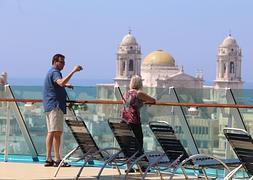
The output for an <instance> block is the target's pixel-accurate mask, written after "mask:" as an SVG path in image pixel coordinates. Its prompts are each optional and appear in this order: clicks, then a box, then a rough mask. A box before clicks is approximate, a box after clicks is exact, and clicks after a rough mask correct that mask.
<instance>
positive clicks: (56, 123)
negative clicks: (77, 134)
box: [46, 108, 64, 132]
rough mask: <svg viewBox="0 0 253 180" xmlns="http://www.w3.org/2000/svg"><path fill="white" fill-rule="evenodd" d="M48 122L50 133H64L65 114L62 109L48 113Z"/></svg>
mask: <svg viewBox="0 0 253 180" xmlns="http://www.w3.org/2000/svg"><path fill="white" fill-rule="evenodd" d="M46 121H47V130H48V132H53V131H63V124H64V113H63V112H62V110H61V109H60V108H55V109H53V110H52V111H50V112H46Z"/></svg>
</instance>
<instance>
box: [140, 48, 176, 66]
mask: <svg viewBox="0 0 253 180" xmlns="http://www.w3.org/2000/svg"><path fill="white" fill-rule="evenodd" d="M143 64H150V65H159V66H175V60H174V58H173V57H172V56H171V55H170V54H169V53H167V52H165V51H163V50H157V51H153V52H151V53H150V54H148V55H147V56H146V57H145V58H144V62H143Z"/></svg>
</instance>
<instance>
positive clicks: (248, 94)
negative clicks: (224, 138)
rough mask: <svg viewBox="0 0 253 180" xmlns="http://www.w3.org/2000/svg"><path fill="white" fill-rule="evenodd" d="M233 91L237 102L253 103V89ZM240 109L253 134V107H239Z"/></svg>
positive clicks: (246, 124)
mask: <svg viewBox="0 0 253 180" xmlns="http://www.w3.org/2000/svg"><path fill="white" fill-rule="evenodd" d="M231 91H232V94H233V97H234V99H235V102H236V104H247V105H253V89H232V90H231ZM238 110H239V114H240V115H241V117H242V120H243V122H244V124H245V126H246V129H247V131H248V132H249V133H250V134H251V135H253V109H252V108H239V109H238Z"/></svg>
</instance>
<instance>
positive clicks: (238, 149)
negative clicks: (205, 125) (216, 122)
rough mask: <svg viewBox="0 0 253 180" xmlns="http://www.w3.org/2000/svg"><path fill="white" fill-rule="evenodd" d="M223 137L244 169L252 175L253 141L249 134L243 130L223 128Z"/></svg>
mask: <svg viewBox="0 0 253 180" xmlns="http://www.w3.org/2000/svg"><path fill="white" fill-rule="evenodd" d="M223 132H224V135H225V136H226V138H227V140H228V141H229V143H230V145H231V147H232V148H233V150H234V152H235V154H236V155H237V157H238V159H239V160H240V161H241V163H242V165H243V167H244V169H245V170H246V171H247V173H249V174H251V175H252V174H253V140H252V137H251V136H250V134H249V133H248V132H247V131H245V130H243V129H236V128H224V129H223Z"/></svg>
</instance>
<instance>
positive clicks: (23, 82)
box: [8, 78, 253, 89]
mask: <svg viewBox="0 0 253 180" xmlns="http://www.w3.org/2000/svg"><path fill="white" fill-rule="evenodd" d="M8 83H9V84H10V85H12V86H43V83H44V79H43V78H9V79H8ZM112 83H114V82H113V79H109V78H108V79H102V78H94V79H92V78H90V79H72V80H71V84H72V85H74V86H96V85H97V84H112ZM204 85H205V86H212V85H213V81H205V82H204ZM243 89H253V82H244V84H243Z"/></svg>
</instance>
